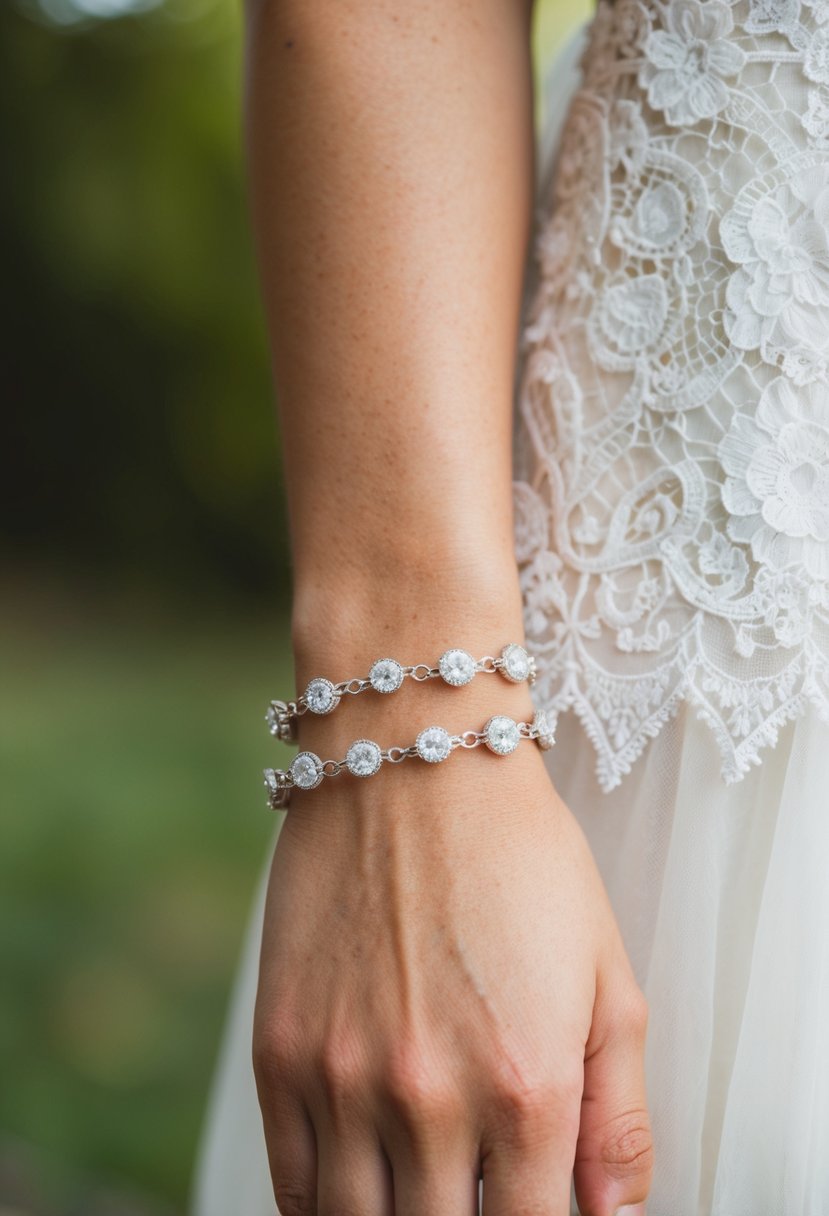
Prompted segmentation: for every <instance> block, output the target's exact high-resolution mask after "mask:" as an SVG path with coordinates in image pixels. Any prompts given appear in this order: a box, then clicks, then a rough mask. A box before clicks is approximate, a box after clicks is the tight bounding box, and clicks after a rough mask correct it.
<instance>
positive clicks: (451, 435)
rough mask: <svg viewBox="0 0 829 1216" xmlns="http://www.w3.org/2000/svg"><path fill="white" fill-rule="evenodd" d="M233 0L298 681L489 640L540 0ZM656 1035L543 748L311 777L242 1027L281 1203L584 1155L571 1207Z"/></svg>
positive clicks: (339, 728) (338, 750)
mask: <svg viewBox="0 0 829 1216" xmlns="http://www.w3.org/2000/svg"><path fill="white" fill-rule="evenodd" d="M246 2H247V10H246V11H247V39H246V49H245V55H246V85H247V88H246V118H245V136H246V147H247V154H248V168H249V186H250V200H251V217H252V223H253V230H254V234H255V239H256V253H257V259H258V263H259V267H260V277H261V283H262V296H263V304H264V308H265V314H266V320H267V325H268V333H269V338H270V345H271V354H272V366H273V375H274V385H275V390H276V398H277V404H278V410H279V420H280V426H281V432H282V450H283V454H284V458H285V483H286V492H287V496H288V505H289V515H290V528H291V545H292V556H293V562H292V577H293V591H294V598H293V614H292V642H293V649H294V658H295V667H296V686H297V688H298V689H302V688H304V687H305V685H306V684H307V682H308V680H310V679H311V678H312V677H313V676H319V675H323V676H326V677H327V678H329V679H332V680H334V681H338V680H340V679H345V678H350V677H352V676H355V675H357V674H360V673H366V672H367V671H368V670H369V668H370V666H371V664H372V662H373V661H374V660H376V659H377V658H379V657H380V656H390V657H394V658H397V659H398V660H399V661H400V662H402V663H406V664H408V663H417V662H428V663H430V664H433V663H435V662H436V661H437V658H438V656H439V655H440V654H441V653H442V652H443V651H444V650H446V649H449V648H450V647H452V646H459V647H463V648H464V649H466V650H469V652H470V653H472V654H473V655H476V656H484V655H491V654H497V653H498V652H499V651H500V649H501V647H502V646H503V645H504V644H505V643H507V642H509V641H516V642H521V641H522V640H523V639H524V625H523V615H522V596H521V588H520V586H519V582H518V575H517V570H516V566H515V558H514V554H513V518H512V486H511V475H512V462H511V443H512V396H513V379H514V374H515V356H516V350H515V345H516V334H517V328H518V319H519V310H520V302H521V291H522V284H523V272H524V265H525V256H526V251H527V242H528V239H529V233H530V222H531V216H532V199H533V129H532V119H533V110H532V106H533V95H532V65H531V59H530V16H531V6H530V4H529V3H527V2H525V0H418V2H417V3H412V2H411V0H405V3H404V2H403V0H337V2H334V0H246ZM346 702H347V703H346ZM532 712H533V704H532V698H531V696H530V692H529V689H528V687H527V685H526V684H509V683H507V681H505V680H504V679H503V678H501V677H500V676H497V675H483V674H480V675H477V676H476V677H475V678H474V679H473V681H472V682H471V683H470V684H469V685H467V686H465V687H463V688H450V687H449V686H448V685H445V684H443V683H442V681H439V680H432V681H427V682H425V683H424V684H422V685H417V684H415V683H414V682H413V681H405V682H404V687H401V688H400V689H399V690H397V691H396V692H394V693H393V694H389V695H388V696H386V697H383V696H381V695H380V694H369V693H366V694H364V695H360V696H355V697H348V698H344V703H343V704H341V705H340V706H339V707H338V708H337V709H336V710H335V711H334V712H333V713H331V714H328V715H325V716H323V717H315V715H313V714H306V715H304V716H303V717H302V718H301V719H300V727H299V735H300V738H299V746H300V748H301V749H306V748H307V749H310V750H312V751H315V752H317V753H318V754H319V755H320V756H322V757H323V758H329V757H331V758H335V757H342V756H344V755H345V752H346V750H347V748H348V746H349V744H350V743H351V742H352V741H353V740H355V739H358V738H365V739H373V740H375V741H376V742H377V743H379V744H380V746H381V747H388V746H391V745H398V746H399V745H406V744H409V743H411V742H413V741H414V739H415V737H416V735H417V733H418V732H419V731H420V730H421V729H423V728H425V727H427V726H430V725H438V726H442V727H444V728H445V729H446V730H448V731H449V732H450V733H452V734H454V733H460V732H462V731H465V730H468V729H476V730H477V729H480V728H481V726H482V725H483V723H484V722H485V721H486V720H487V718H488V717H489V716H490V715H492V714H496V713H499V714H506V715H509V716H510V717H512V718H514V719H515V720H516V721H522V720H529V719H530V718H531V716H532ZM643 1044H644V1012H643V1003H642V998H641V994H640V993H639V991H638V989H637V988H636V985H635V982H634V979H633V976H632V972H631V969H630V964H629V962H628V960H627V958H626V956H625V952H624V949H623V946H622V942H621V938H620V935H619V931H618V928H617V926H616V924H615V921H614V919H613V916H612V914H611V910H610V907H609V903H608V900H607V896H606V893H605V891H604V888H603V886H602V883H601V881H600V878H599V875H598V872H597V870H596V867H595V863H594V861H593V858H592V856H591V854H590V851H589V849H588V847H587V844H586V841H585V840H584V837H583V835H582V833H581V831H580V829H579V828H578V825H577V823H576V821H575V819H574V817H573V816H572V815H571V814H570V812H569V810H568V809H567V808H566V807H565V806H564V805H563V804H562V803H561V801H560V799H559V798H558V797H557V795H556V792H555V790H554V789H553V787H552V784H551V782H550V780H549V777H548V774H547V770H546V768H545V765H544V762H543V758H542V754H541V752H540V751H539V750H538V748H537V747H536V746H535V745H534V744H530V743H526V742H522V743H520V745H519V746H518V748H517V749H516V751H515V752H514V753H513V754H512V755H510V756H503V757H499V756H495V755H493V754H492V753H491V752H488V751H487V750H486V749H485V748H482V747H481V748H477V749H475V750H469V751H466V750H461V749H458V751H457V752H454V753H452V754H451V755H450V756H449V757H448V758H447V759H446V760H445V761H444V762H442V763H437V764H427V763H425V762H424V761H417V760H407V761H405V762H403V763H401V764H398V765H384V766H383V767H382V768H381V769H380V771H379V772H378V773H377V774H375V775H374V776H371V777H367V778H362V779H361V778H354V777H351V776H350V775H349V774H344V775H341V776H339V777H337V778H336V779H331V780H325V781H323V783H322V784H321V785H320V786H319V787H317V788H316V789H314V790H311V791H301V792H298V794H297V797H296V799H295V803H294V804H293V805H292V807H291V810H290V811H289V812H288V814H287V817H286V818H285V821H284V824H283V826H282V830H281V833H280V837H279V841H278V843H277V847H276V851H275V855H274V860H273V867H272V873H271V881H270V885H269V891H268V900H267V908H266V917H265V926H264V933H263V940H262V952H261V969H260V983H259V991H258V996H257V1006H256V1020H255V1027H254V1061H255V1069H256V1077H257V1085H258V1090H259V1097H260V1103H261V1106H262V1113H263V1120H264V1130H265V1139H266V1143H267V1149H268V1155H269V1160H270V1166H271V1173H272V1175H273V1180H274V1189H275V1195H276V1201H277V1205H278V1207H279V1209H280V1211H281V1212H282V1213H283V1216H296V1213H297V1212H299V1211H302V1212H311V1211H319V1212H333V1211H342V1212H359V1213H360V1214H361V1216H392V1213H393V1214H394V1216H415V1214H416V1216H438V1214H439V1216H469V1213H470V1212H471V1211H472V1210H473V1204H474V1203H475V1202H476V1198H477V1182H478V1178H479V1176H481V1175H482V1176H483V1179H484V1186H483V1193H484V1216H506V1214H507V1213H514V1212H515V1211H518V1210H532V1211H545V1212H547V1211H549V1212H550V1213H551V1214H552V1216H566V1213H567V1212H568V1210H569V1192H570V1181H571V1176H572V1174H573V1171H574V1169H575V1180H576V1190H577V1196H578V1199H579V1204H580V1206H581V1208H582V1211H583V1212H584V1213H585V1214H586V1216H608V1214H609V1213H612V1212H615V1209H616V1208H617V1207H618V1206H620V1205H621V1204H623V1203H633V1202H637V1201H639V1200H641V1199H644V1198H645V1196H646V1194H647V1189H648V1186H649V1184H650V1140H649V1128H648V1125H647V1112H646V1109H645V1098H644V1075H643V1064H642V1061H643ZM619 1145H624V1146H627V1147H625V1148H624V1153H620V1151H619ZM631 1145H632V1146H634V1147H635V1148H636V1152H632V1151H630V1148H629V1146H631ZM625 1154H627V1156H626V1159H625V1160H623V1159H622V1158H623V1156H624V1155H625Z"/></svg>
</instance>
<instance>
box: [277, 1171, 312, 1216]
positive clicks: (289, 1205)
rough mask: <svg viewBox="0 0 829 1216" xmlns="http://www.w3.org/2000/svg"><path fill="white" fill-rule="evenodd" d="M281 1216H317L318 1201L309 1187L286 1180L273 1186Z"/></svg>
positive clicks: (281, 1180)
mask: <svg viewBox="0 0 829 1216" xmlns="http://www.w3.org/2000/svg"><path fill="white" fill-rule="evenodd" d="M273 1193H274V1198H275V1199H276V1206H277V1208H278V1209H279V1213H280V1216H316V1210H317V1206H316V1199H315V1197H314V1195H313V1193H312V1192H311V1191H310V1190H309V1188H308V1187H307V1186H303V1185H302V1183H301V1182H299V1181H294V1180H293V1179H290V1178H286V1179H280V1180H279V1181H275V1182H274V1184H273Z"/></svg>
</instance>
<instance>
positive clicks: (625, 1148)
mask: <svg viewBox="0 0 829 1216" xmlns="http://www.w3.org/2000/svg"><path fill="white" fill-rule="evenodd" d="M599 1157H600V1160H601V1162H602V1165H603V1166H604V1167H605V1170H606V1171H607V1172H608V1173H610V1174H613V1175H614V1176H618V1177H622V1178H630V1176H631V1175H640V1174H641V1175H649V1174H650V1173H651V1171H652V1169H653V1138H652V1136H651V1127H650V1120H649V1118H648V1113H647V1111H645V1110H631V1111H626V1112H625V1113H624V1114H622V1115H618V1116H617V1117H616V1118H615V1119H614V1120H613V1121H612V1122H611V1123H609V1124H608V1125H607V1127H606V1128H604V1129H603V1133H602V1136H601V1139H600V1146H599Z"/></svg>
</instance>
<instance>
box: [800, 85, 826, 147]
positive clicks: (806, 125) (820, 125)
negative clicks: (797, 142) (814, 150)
mask: <svg viewBox="0 0 829 1216" xmlns="http://www.w3.org/2000/svg"><path fill="white" fill-rule="evenodd" d="M800 121H801V123H802V124H803V129H804V131H806V133H807V134H808V135H811V137H812V139H813V140H814V143H815V146H816V147H818V148H823V149H826V148H829V90H827V89H821V88H818V89H815V88H812V89H809V108H808V110H807V111H806V113H805V114H802V115H801V118H800Z"/></svg>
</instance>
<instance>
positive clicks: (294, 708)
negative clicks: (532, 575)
mask: <svg viewBox="0 0 829 1216" xmlns="http://www.w3.org/2000/svg"><path fill="white" fill-rule="evenodd" d="M479 671H483V672H487V673H490V672H496V671H497V672H499V673H500V674H501V675H502V676H503V677H504V679H506V680H509V681H510V682H511V683H512V684H521V683H522V682H523V681H524V680H528V681H529V683H530V684H534V683H535V676H536V667H535V659H534V658H533V656H532V655H530V654H528V653H527V651H526V650H525V649H524V647H523V646H519V645H518V643H517V642H509V643H508V644H507V645H506V646H504V648H503V650H502V651H501V653H500V655H498V657H497V658H494V657H493V656H492V655H485V656H484V657H483V658H482V659H477V660H476V659H473V657H472V655H471V654H469V652H468V651H466V650H461V649H460V647H458V646H453V647H452V648H451V649H450V650H445V651H444V652H443V654H442V655H441V656H440V658H439V659H438V664H437V667H430V666H429V664H428V663H415V664H413V665H409V666H404V665H403V664H402V663H398V662H397V660H396V659H377V660H376V662H374V663H372V665H371V670H370V671H369V673H368V675H367V676H366V677H357V678H355V679H351V680H341V681H340V682H339V684H333V683H332V682H331V680H327V679H326V678H325V677H324V676H315V677H314V679H313V680H311V681H309V683H308V686H307V687H306V689H305V692H304V693H302V695H301V696H299V697H298V698H297V699H296V700H295V701H271V703H270V705H269V706H268V711H267V713H266V714H265V721H266V722H267V723H268V729H269V730H270V732H271V734H272V735H274V736H275V737H276V738H277V739H282V740H283V742H286V743H292V742H294V741H295V740H296V720H297V718H298V717H299V716H300V715H301V714H304V713H307V712H308V711H310V712H311V713H312V714H330V713H331V711H332V710H333V709H336V707H337V706H338V705H339V703H340V698H341V697H342V696H344V695H348V694H350V695H352V696H356V695H357V694H358V693H361V692H365V691H366V689H368V688H373V689H374V690H375V692H381V693H390V692H395V691H396V690H397V689H398V688H399V687H400V686H401V684H402V683H403V681H404V679H406V677H407V676H408V677H410V678H411V679H413V680H418V681H423V680H434V679H437V678H438V677H440V678H441V679H442V680H443V681H444V682H445V683H446V684H450V685H452V687H453V688H462V687H463V686H464V685H465V684H468V683H469V681H470V680H471V679H472V678H473V677H474V676H475V675H476V674H477V673H478V672H479Z"/></svg>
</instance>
